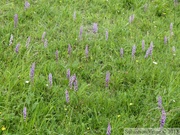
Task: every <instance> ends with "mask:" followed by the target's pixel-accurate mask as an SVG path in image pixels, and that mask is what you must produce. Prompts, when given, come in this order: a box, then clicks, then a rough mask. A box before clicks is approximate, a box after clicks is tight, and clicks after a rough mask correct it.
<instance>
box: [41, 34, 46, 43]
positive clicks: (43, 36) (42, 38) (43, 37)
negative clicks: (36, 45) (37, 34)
mask: <svg viewBox="0 0 180 135" xmlns="http://www.w3.org/2000/svg"><path fill="white" fill-rule="evenodd" d="M45 36H46V32H43V34H42V37H41V40H42V41H43V42H44V39H45Z"/></svg>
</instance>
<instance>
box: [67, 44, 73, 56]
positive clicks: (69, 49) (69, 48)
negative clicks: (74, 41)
mask: <svg viewBox="0 0 180 135" xmlns="http://www.w3.org/2000/svg"><path fill="white" fill-rule="evenodd" d="M71 50H72V48H71V45H70V44H69V45H68V54H69V55H70V54H71Z"/></svg>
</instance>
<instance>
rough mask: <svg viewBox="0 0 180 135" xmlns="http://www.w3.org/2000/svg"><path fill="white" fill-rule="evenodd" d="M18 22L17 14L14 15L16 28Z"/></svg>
mask: <svg viewBox="0 0 180 135" xmlns="http://www.w3.org/2000/svg"><path fill="white" fill-rule="evenodd" d="M17 24H18V15H17V14H15V15H14V27H15V28H16V27H17Z"/></svg>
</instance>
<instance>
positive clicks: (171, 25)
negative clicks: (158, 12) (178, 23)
mask: <svg viewBox="0 0 180 135" xmlns="http://www.w3.org/2000/svg"><path fill="white" fill-rule="evenodd" d="M172 31H173V23H170V32H172Z"/></svg>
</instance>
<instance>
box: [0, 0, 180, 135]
mask: <svg viewBox="0 0 180 135" xmlns="http://www.w3.org/2000/svg"><path fill="white" fill-rule="evenodd" d="M29 2H30V4H31V6H30V8H29V9H28V10H26V11H25V10H24V2H22V1H15V2H13V1H5V0H2V1H1V2H0V5H1V6H0V23H1V25H0V41H1V42H0V43H1V47H0V54H1V57H0V65H1V68H0V75H1V78H0V84H1V87H0V92H1V93H0V112H1V114H0V116H1V117H0V126H1V127H2V126H3V125H4V126H5V127H6V130H5V131H1V132H3V133H4V134H24V135H25V134H32V135H33V134H54V135H55V134H64V135H74V134H76V135H81V134H87V135H93V134H94V135H95V134H96V135H100V134H102V135H103V134H105V133H106V129H107V124H108V122H110V123H111V126H112V134H113V135H117V134H122V132H123V129H124V128H127V127H144V128H148V127H151V128H158V127H159V120H160V117H161V113H160V111H159V109H158V107H157V96H158V95H161V96H162V99H163V106H164V109H165V111H166V113H167V119H166V124H165V127H166V128H170V127H179V125H180V114H179V110H180V108H179V107H180V102H179V97H180V92H179V84H180V77H179V76H180V72H179V69H180V48H179V38H180V36H179V35H180V28H179V27H180V25H179V24H180V19H179V18H178V17H179V15H180V8H179V6H176V8H174V3H173V2H169V0H163V1H162V0H161V1H160V0H154V1H150V0H149V1H133V0H122V1H121V2H119V1H118V0H112V1H111V0H109V1H105V0H98V1H96V0H92V1H90V0H84V1H82V2H79V1H74V0H61V1H60V0H59V1H58V0H38V1H29ZM145 4H147V5H148V8H147V11H146V12H144V5H145ZM74 11H76V20H75V21H74V20H73V13H74ZM15 13H17V14H18V17H19V22H18V27H17V28H14V21H13V16H14V14H15ZM132 14H134V15H135V20H134V21H133V23H132V24H129V22H128V20H129V16H130V15H132ZM94 22H96V23H98V33H97V34H93V33H92V32H91V29H92V24H93V23H94ZM171 22H172V23H173V32H174V35H173V36H170V30H169V25H170V23H171ZM82 25H83V28H84V31H83V39H82V40H79V29H80V26H82ZM106 30H108V32H109V38H108V41H106V40H105V31H106ZM44 31H46V33H47V35H46V38H47V40H48V47H47V48H44V45H43V43H42V41H41V36H42V33H43V32H44ZM11 34H13V35H14V41H13V44H12V46H8V44H9V39H10V35H11ZM165 35H166V36H168V37H169V42H168V44H167V45H164V41H163V38H164V36H165ZM28 36H30V37H31V42H30V45H29V48H28V49H26V47H25V44H26V40H27V37H28ZM143 39H144V40H145V42H146V46H145V47H146V49H147V48H148V46H149V44H150V42H151V41H153V43H154V46H155V47H154V51H153V56H152V57H150V58H148V59H144V56H145V52H143V51H142V49H141V42H142V40H143ZM17 43H20V44H21V45H20V50H19V53H18V54H16V53H15V51H14V49H15V46H16V45H17ZM68 44H71V45H72V50H73V51H72V54H71V56H70V57H69V56H68V53H67V46H68ZM87 44H88V45H89V58H88V59H86V57H85V54H84V49H85V46H86V45H87ZM134 44H136V46H137V52H136V57H135V59H132V58H131V48H132V46H133V45H134ZM172 46H175V47H176V56H173V54H172V51H171V48H172ZM121 47H122V48H124V51H125V52H124V58H121V57H120V55H119V49H120V48H121ZM56 50H58V51H59V61H58V62H56V60H55V51H56ZM153 61H156V62H157V63H158V64H157V65H155V64H153ZM33 62H35V63H36V68H35V77H34V84H26V83H25V81H26V80H30V78H29V71H30V67H31V65H32V63H33ZM68 68H69V69H70V70H71V73H72V74H76V75H77V79H78V84H79V90H78V91H77V93H76V92H74V91H73V90H70V89H69V87H68V83H69V82H68V80H67V78H66V71H67V69H68ZM106 71H110V74H111V77H110V85H109V87H108V88H105V75H106ZM49 73H52V75H53V86H52V87H51V88H49V87H47V86H46V84H48V74H49ZM66 89H68V91H69V95H70V103H69V104H67V103H66V101H65V90H66ZM130 103H132V104H133V105H130ZM24 106H26V107H27V119H26V121H24V119H23V114H22V110H23V107H24ZM118 115H120V117H118Z"/></svg>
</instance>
